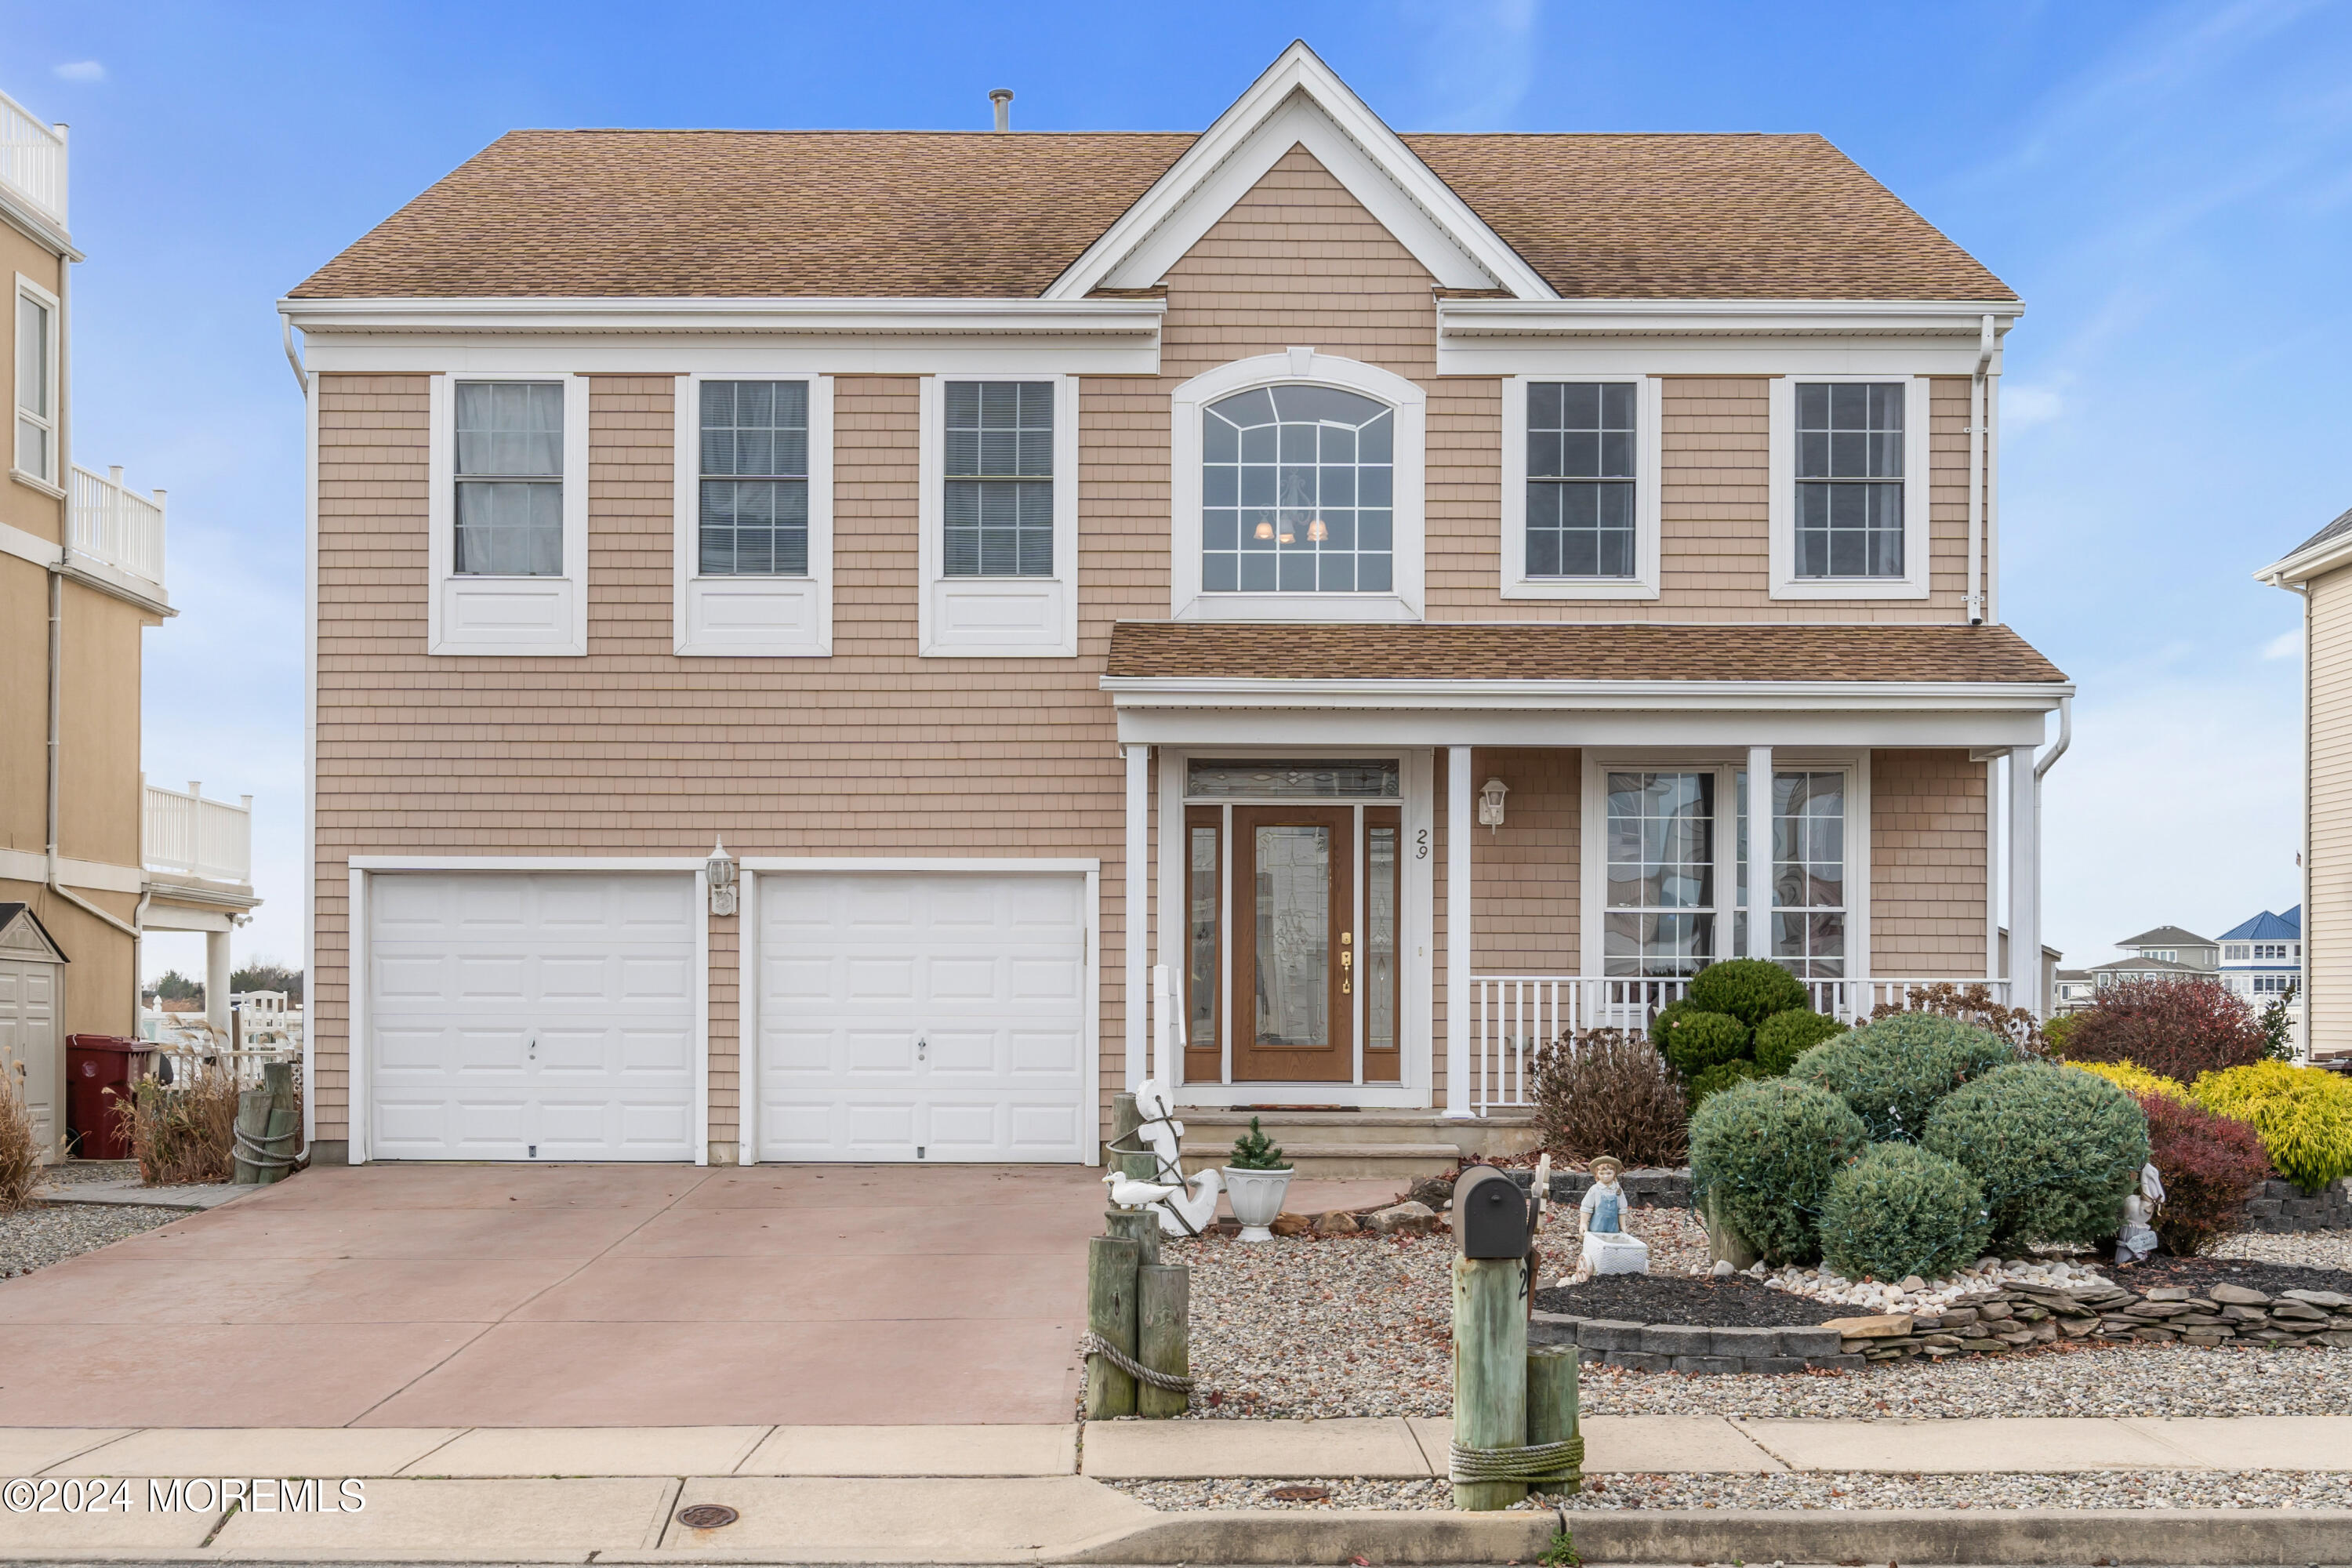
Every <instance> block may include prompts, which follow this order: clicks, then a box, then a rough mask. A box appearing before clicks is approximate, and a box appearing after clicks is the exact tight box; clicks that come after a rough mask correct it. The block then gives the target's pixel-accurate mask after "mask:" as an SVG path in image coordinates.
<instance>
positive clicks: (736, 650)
mask: <svg viewBox="0 0 2352 1568" xmlns="http://www.w3.org/2000/svg"><path fill="white" fill-rule="evenodd" d="M707 381H798V382H803V383H805V384H807V386H808V574H807V575H806V576H803V577H763V576H709V577H706V576H704V575H702V573H701V570H700V563H701V558H702V557H701V534H702V384H703V383H704V382H707ZM671 450H672V454H673V457H674V459H675V468H676V479H675V494H676V500H675V502H674V509H673V512H672V515H673V517H674V519H675V521H676V528H675V531H674V532H675V555H674V557H673V560H672V562H671V583H672V587H671V595H670V605H671V630H672V634H673V637H674V640H675V646H676V648H677V653H678V655H679V656H680V657H681V658H828V657H830V656H831V654H832V653H833V377H831V376H830V375H813V374H809V373H808V372H806V371H799V372H786V371H778V372H772V373H771V372H765V371H731V370H730V371H698V372H696V373H694V374H690V375H681V376H679V377H678V378H677V406H676V435H675V437H674V444H673V446H672V448H671Z"/></svg>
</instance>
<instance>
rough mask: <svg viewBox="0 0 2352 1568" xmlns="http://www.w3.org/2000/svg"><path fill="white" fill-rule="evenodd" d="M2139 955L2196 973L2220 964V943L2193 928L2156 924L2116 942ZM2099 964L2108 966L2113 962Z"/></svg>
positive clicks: (2208, 971) (2218, 966)
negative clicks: (2183, 928)
mask: <svg viewBox="0 0 2352 1568" xmlns="http://www.w3.org/2000/svg"><path fill="white" fill-rule="evenodd" d="M2116 946H2117V947H2120V948H2126V949H2128V950H2129V951H2130V952H2135V953H2137V954H2138V955H2139V956H2140V957H2141V958H2144V959H2147V960H2150V961H2151V962H2153V963H2168V964H2175V965H2178V966H2179V967H2180V968H2182V969H2193V970H2195V971H2197V972H2198V973H2200V974H2211V973H2214V972H2216V971H2217V970H2219V969H2220V968H2221V944H2220V943H2218V942H2213V941H2211V940H2210V939H2208V938H2205V937H2201V936H2199V935H2198V934H2197V933H2196V932H2195V931H2183V930H2181V929H2180V928H2179V926H2158V927H2157V928H2156V929H2155V930H2154V931H2142V932H2140V933H2139V934H2138V935H2137V936H2127V937H2126V938H2124V939H2123V941H2121V942H2117V943H2116ZM2102 967H2106V968H2112V967H2113V965H2103V966H2102Z"/></svg>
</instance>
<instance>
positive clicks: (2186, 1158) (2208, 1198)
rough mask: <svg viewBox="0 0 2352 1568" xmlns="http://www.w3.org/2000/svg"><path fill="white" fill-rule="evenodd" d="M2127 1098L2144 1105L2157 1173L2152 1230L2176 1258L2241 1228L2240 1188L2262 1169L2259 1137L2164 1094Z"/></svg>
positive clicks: (2267, 1165) (2264, 1160) (2209, 1245)
mask: <svg viewBox="0 0 2352 1568" xmlns="http://www.w3.org/2000/svg"><path fill="white" fill-rule="evenodd" d="M2133 1098H2135V1099H2137V1100H2138V1101H2139V1108H2140V1109H2141V1110H2144V1111H2146V1112H2147V1142H2148V1163H2150V1164H2152V1165H2154V1166H2155V1167H2156V1172H2157V1174H2158V1175H2159V1176H2162V1177H2163V1178H2164V1202H2162V1203H2161V1204H2158V1205H2157V1209H2156V1219H2155V1226H2156V1234H2157V1235H2158V1237H2162V1238H2163V1241H2164V1249H2165V1250H2166V1251H2167V1252H2170V1253H2173V1254H2176V1255H2178V1256H2179V1257H2182V1258H2189V1257H2193V1256H2195V1255H2197V1254H2200V1253H2205V1252H2210V1251H2212V1250H2213V1247H2214V1246H2215V1244H2217V1243H2218V1242H2220V1241H2221V1239H2222V1238H2223V1237H2228V1236H2232V1235H2235V1234H2236V1233H2237V1232H2239V1231H2242V1230H2243V1229H2245V1228H2246V1193H2247V1189H2249V1188H2251V1187H2252V1185H2253V1184H2255V1183H2256V1182H2259V1181H2261V1180H2262V1179H2263V1176H2264V1175H2265V1174H2267V1173H2269V1171H2270V1168H2271V1163H2270V1161H2269V1160H2268V1159H2267V1158H2266V1157H2265V1156H2264V1155H2263V1142H2262V1140H2261V1139H2260V1138H2258V1137H2256V1136H2255V1135H2254V1130H2253V1129H2252V1128H2251V1127H2249V1126H2247V1125H2246V1124H2245V1123H2244V1122H2242V1121H2231V1120H2230V1119H2229V1118H2228V1117H2226V1116H2216V1115H2214V1114H2213V1113H2212V1112H2211V1111H2210V1110H2205V1109H2203V1108H2202V1107H2200V1106H2196V1105H2186V1104H2183V1103H2182V1102H2181V1101H2179V1100H2175V1099H2173V1098H2172V1097H2171V1096H2170V1095H2166V1094H2142V1095H2136V1096H2134V1097H2133Z"/></svg>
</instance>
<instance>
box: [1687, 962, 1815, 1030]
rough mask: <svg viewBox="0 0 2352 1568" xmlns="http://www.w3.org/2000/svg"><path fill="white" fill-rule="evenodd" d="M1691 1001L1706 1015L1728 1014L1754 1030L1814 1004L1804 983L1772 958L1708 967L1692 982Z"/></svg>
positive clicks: (1714, 964)
mask: <svg viewBox="0 0 2352 1568" xmlns="http://www.w3.org/2000/svg"><path fill="white" fill-rule="evenodd" d="M1690 999H1691V1005H1692V1006H1694V1007H1696V1008H1697V1009H1698V1010H1699V1011H1701V1012H1703V1013H1728V1014H1730V1015H1731V1016H1733V1017H1735V1018H1737V1019H1738V1020H1739V1021H1740V1022H1741V1023H1743V1024H1745V1025H1747V1026H1748V1027H1749V1028H1751V1029H1753V1028H1754V1027H1755V1026H1757V1025H1759V1024H1760V1023H1762V1022H1763V1021H1764V1020H1765V1019H1767V1018H1769V1017H1770V1016H1772V1015H1773V1014H1775V1013H1785V1012H1787V1011H1788V1010H1789V1009H1790V1008H1791V1007H1806V1006H1810V1005H1811V1003H1812V999H1811V997H1809V996H1807V995H1806V994H1805V987H1804V984H1803V982H1801V981H1800V980H1799V979H1798V978H1797V977H1796V976H1795V975H1793V974H1791V973H1789V972H1788V971H1787V970H1785V969H1783V968H1781V967H1780V965H1779V964H1777V963H1773V962H1772V961H1771V960H1770V959H1769V958H1730V959H1726V960H1725V961H1724V962H1722V963H1710V964H1708V965H1707V966H1706V968H1705V969H1702V970H1700V971H1699V972H1698V978H1697V979H1696V980H1694V981H1692V982H1691V988H1690Z"/></svg>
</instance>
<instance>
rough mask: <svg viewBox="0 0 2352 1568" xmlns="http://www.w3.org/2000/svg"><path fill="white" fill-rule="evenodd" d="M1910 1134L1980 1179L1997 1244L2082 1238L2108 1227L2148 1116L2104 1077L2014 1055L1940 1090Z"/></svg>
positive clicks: (2143, 1144) (2141, 1161) (2139, 1158)
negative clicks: (1922, 1127) (1919, 1129)
mask: <svg viewBox="0 0 2352 1568" xmlns="http://www.w3.org/2000/svg"><path fill="white" fill-rule="evenodd" d="M1854 1033H1855V1034H1856V1035H1857V1036H1859V1035H1860V1034H1862V1033H1863V1031H1861V1030H1859V1029H1857V1030H1856V1031H1854ZM1919 1142H1920V1146H1921V1147H1922V1148H1925V1149H1926V1150H1927V1151H1928V1152H1930V1153H1936V1154H1941V1155H1943V1156H1944V1157H1945V1158H1946V1159H1948V1160H1952V1161H1956V1162H1958V1163H1959V1164H1960V1165H1962V1166H1964V1167H1965V1168H1966V1169H1967V1170H1968V1172H1969V1174H1970V1175H1972V1176H1974V1177H1976V1179H1977V1181H1978V1183H1979V1184H1980V1185H1982V1186H1983V1188H1984V1195H1985V1205H1986V1207H1987V1208H1988V1209H1990V1211H1991V1214H1992V1234H1993V1240H1994V1242H1995V1244H1996V1245H1998V1246H2000V1247H2001V1248H2002V1249H2003V1250H2004V1251H2006V1250H2008V1249H2010V1248H2012V1247H2022V1246H2025V1245H2028V1244H2030V1243H2032V1242H2037V1241H2072V1242H2082V1243H2089V1242H2095V1241H2099V1240H2102V1239H2104V1238H2105V1237H2110V1236H2113V1235H2114V1234H2115V1232H2116V1220H2117V1217H2118V1216H2119V1215H2120V1214H2121V1212H2122V1210H2121V1205H2122V1204H2123V1200H2124V1198H2125V1196H2126V1194H2129V1193H2130V1192H2131V1191H2132V1190H2133V1189H2134V1188H2135V1187H2137V1185H2138V1184H2139V1168H2140V1167H2141V1166H2142V1165H2145V1164H2147V1155H2148V1142H2147V1116H2146V1115H2144V1114H2143V1113H2142V1112H2141V1110H2140V1108H2139V1102H2138V1101H2137V1100H2134V1099H2133V1098H2132V1097H2131V1096H2130V1095H2128V1094H2126V1093H2125V1092H2124V1091H2123V1090H2122V1089H2118V1088H2116V1086H2115V1085H2114V1084H2112V1083H2109V1082H2108V1081H2107V1080H2106V1079H2103V1078H2097V1077H2095V1076H2093V1075H2092V1074H2090V1073H2086V1072H2076V1071H2074V1069H2072V1068H2063V1067H2053V1066H2052V1065H2050V1064H2049V1063H2046V1062H2014V1063H2011V1065H2010V1066H2008V1067H2004V1068H1995V1069H1994V1070H1993V1071H1991V1072H1990V1073H1987V1074H1986V1075H1985V1076H1984V1077H1982V1078H1980V1079H1977V1080H1976V1081H1975V1082H1973V1083H1969V1084H1964V1085H1962V1086H1961V1087H1960V1088H1958V1089H1954V1090H1953V1091H1952V1092H1951V1093H1949V1094H1948V1095H1946V1096H1945V1097H1944V1100H1943V1102H1942V1103H1941V1104H1939V1105H1937V1107H1936V1109H1935V1110H1934V1111H1933V1112H1932V1113H1931V1114H1930V1115H1929V1116H1928V1118H1927V1135H1926V1136H1925V1137H1923V1138H1921V1139H1920V1140H1919Z"/></svg>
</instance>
